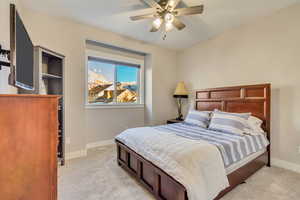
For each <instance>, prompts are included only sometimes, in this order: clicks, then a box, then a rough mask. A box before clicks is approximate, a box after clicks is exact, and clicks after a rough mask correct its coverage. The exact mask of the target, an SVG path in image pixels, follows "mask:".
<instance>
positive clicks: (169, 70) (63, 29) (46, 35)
mask: <svg viewBox="0 0 300 200" xmlns="http://www.w3.org/2000/svg"><path fill="white" fill-rule="evenodd" d="M1 2H2V1H1ZM6 9H8V7H7V8H4V9H2V5H1V11H2V10H4V11H5V12H6V14H5V17H6V18H7V16H6V15H7V14H8V13H7V10H6ZM23 14H24V16H23V21H24V23H25V26H26V28H27V30H28V32H29V34H30V36H31V39H32V41H33V43H34V44H35V45H41V46H44V47H46V48H48V49H51V50H53V51H56V52H59V53H61V54H64V55H65V56H66V60H65V64H66V68H65V91H66V98H65V102H66V126H65V128H66V135H67V137H69V138H70V140H71V144H70V145H67V147H66V150H67V151H68V152H74V151H78V150H82V149H84V148H85V146H86V144H87V143H92V142H98V141H101V140H108V139H113V138H114V136H116V135H117V134H118V133H120V132H121V131H123V130H124V129H126V128H129V127H137V126H143V125H144V122H145V118H146V119H147V123H148V122H149V123H152V124H154V123H163V122H165V120H166V119H169V118H171V117H174V116H175V115H176V110H175V109H174V106H175V103H174V101H173V98H172V92H173V89H174V87H175V86H176V81H177V79H176V71H175V69H176V52H175V51H172V50H169V49H164V48H160V47H158V46H154V45H150V44H146V43H143V42H139V41H136V40H133V39H130V38H127V37H123V36H121V35H118V34H114V33H112V32H108V31H105V30H101V29H99V28H95V27H91V26H87V25H83V24H79V23H76V22H73V21H71V20H68V19H65V18H56V17H50V16H47V15H44V14H40V13H36V12H34V11H29V10H27V9H24V13H23ZM1 16H2V13H1ZM1 18H2V17H1ZM7 25H8V24H7ZM7 37H8V36H6V38H7ZM86 39H90V40H95V41H99V42H103V43H107V44H111V45H115V46H119V47H124V48H130V49H132V50H135V51H140V52H144V53H147V54H148V55H147V59H146V60H147V64H146V68H147V69H146V72H147V74H146V84H147V85H146V89H147V93H146V103H147V105H146V111H147V112H145V111H144V109H141V108H136V109H86V108H85V106H84V91H85V49H86V46H85V45H86V44H85V41H86ZM166 77H167V78H166Z"/></svg>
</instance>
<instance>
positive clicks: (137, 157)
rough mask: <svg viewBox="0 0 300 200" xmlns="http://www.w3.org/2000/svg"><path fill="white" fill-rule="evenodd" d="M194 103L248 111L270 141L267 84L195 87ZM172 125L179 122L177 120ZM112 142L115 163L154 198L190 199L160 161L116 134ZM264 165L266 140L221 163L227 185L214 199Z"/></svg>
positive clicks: (267, 162) (267, 151)
mask: <svg viewBox="0 0 300 200" xmlns="http://www.w3.org/2000/svg"><path fill="white" fill-rule="evenodd" d="M195 107H196V109H197V110H210V111H212V110H214V109H218V110H221V111H226V112H236V113H244V112H251V113H252V115H254V116H256V117H258V118H260V119H261V120H263V129H264V130H265V132H266V138H267V139H268V141H270V84H260V85H247V86H235V87H223V88H212V89H205V90H198V91H196V98H195ZM173 126H179V124H178V125H176V124H175V125H173ZM182 126H183V125H182ZM176 128H179V127H176ZM141 130H142V129H141ZM145 130H146V129H145ZM158 141H159V140H158ZM116 144H117V160H118V164H119V165H120V166H121V167H122V168H123V169H125V170H126V171H127V172H128V173H129V174H130V175H132V176H133V177H134V178H136V179H137V180H138V181H139V182H140V183H141V184H142V185H143V186H144V187H145V188H146V189H147V190H148V191H150V192H151V193H152V194H153V195H154V196H155V198H156V199H158V200H188V199H192V198H189V195H188V191H190V188H189V187H187V186H184V185H186V184H182V182H181V181H178V180H180V177H175V176H174V174H172V173H171V171H168V170H166V169H164V170H163V169H162V167H158V166H160V165H158V164H157V162H155V159H147V158H149V157H147V156H145V155H144V154H143V153H142V152H141V151H138V150H136V149H135V150H133V149H134V148H130V147H129V146H130V145H126V143H125V142H124V141H122V140H121V139H118V138H117V139H116ZM206 148H207V147H206ZM212 152H213V151H212ZM141 154H142V155H144V156H142V155H141ZM145 157H147V158H145ZM216 162H217V161H216ZM266 165H267V166H270V144H269V145H267V146H266V148H261V149H259V151H257V152H255V153H252V154H250V155H248V156H246V157H245V158H243V159H241V160H239V161H238V162H235V163H234V164H232V165H230V166H228V167H226V168H225V167H224V172H223V173H226V176H227V180H228V185H227V186H226V188H225V187H224V184H223V189H222V190H220V191H219V192H218V195H215V196H216V197H214V199H216V200H217V199H220V198H221V197H222V196H224V195H225V194H226V193H228V192H229V191H231V190H232V189H233V188H234V187H236V186H237V185H239V184H241V183H243V182H244V181H245V180H246V179H247V178H248V177H249V176H251V175H252V174H253V173H255V172H256V171H257V170H259V169H260V168H262V167H263V166H266ZM216 169H217V168H216ZM218 171H219V170H218ZM204 175H205V174H204ZM199 189H201V188H199Z"/></svg>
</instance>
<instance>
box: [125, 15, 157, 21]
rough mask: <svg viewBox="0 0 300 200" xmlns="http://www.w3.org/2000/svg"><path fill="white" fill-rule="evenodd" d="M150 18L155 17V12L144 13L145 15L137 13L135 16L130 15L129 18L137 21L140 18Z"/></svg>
mask: <svg viewBox="0 0 300 200" xmlns="http://www.w3.org/2000/svg"><path fill="white" fill-rule="evenodd" d="M150 18H155V14H153V13H152V14H145V15H137V16H131V17H130V19H131V20H132V21H137V20H141V19H150Z"/></svg>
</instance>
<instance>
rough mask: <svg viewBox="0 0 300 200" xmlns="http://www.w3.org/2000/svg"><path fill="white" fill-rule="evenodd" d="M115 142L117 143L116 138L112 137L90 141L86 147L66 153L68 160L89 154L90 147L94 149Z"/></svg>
mask: <svg viewBox="0 0 300 200" xmlns="http://www.w3.org/2000/svg"><path fill="white" fill-rule="evenodd" d="M114 143H115V141H114V139H112V140H102V141H99V142H92V143H88V144H87V145H86V147H85V149H82V150H79V151H73V152H70V153H67V154H66V160H71V159H74V158H80V157H85V156H87V150H89V149H93V148H97V147H102V146H108V145H113V144H114Z"/></svg>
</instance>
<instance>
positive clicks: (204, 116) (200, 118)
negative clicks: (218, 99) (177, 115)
mask: <svg viewBox="0 0 300 200" xmlns="http://www.w3.org/2000/svg"><path fill="white" fill-rule="evenodd" d="M210 114H211V112H210V111H198V110H194V109H191V110H189V113H188V114H187V116H186V118H185V120H184V122H186V123H188V124H192V125H197V126H200V127H203V128H207V126H208V125H209V121H210Z"/></svg>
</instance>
